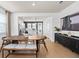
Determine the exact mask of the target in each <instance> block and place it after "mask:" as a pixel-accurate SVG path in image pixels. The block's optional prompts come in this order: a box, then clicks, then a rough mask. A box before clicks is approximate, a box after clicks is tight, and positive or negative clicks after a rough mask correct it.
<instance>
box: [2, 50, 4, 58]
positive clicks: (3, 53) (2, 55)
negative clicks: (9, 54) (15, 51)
mask: <svg viewBox="0 0 79 59" xmlns="http://www.w3.org/2000/svg"><path fill="white" fill-rule="evenodd" d="M2 58H4V50H2Z"/></svg>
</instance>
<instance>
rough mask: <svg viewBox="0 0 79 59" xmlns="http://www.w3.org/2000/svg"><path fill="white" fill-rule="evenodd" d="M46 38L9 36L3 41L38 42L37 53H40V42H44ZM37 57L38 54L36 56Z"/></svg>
mask: <svg viewBox="0 0 79 59" xmlns="http://www.w3.org/2000/svg"><path fill="white" fill-rule="evenodd" d="M45 37H46V36H43V35H31V36H24V35H19V36H8V37H5V38H3V41H8V40H14V41H28V40H30V41H36V47H37V50H36V52H37V53H38V51H39V49H40V43H39V42H40V40H44V39H45ZM36 57H37V54H36Z"/></svg>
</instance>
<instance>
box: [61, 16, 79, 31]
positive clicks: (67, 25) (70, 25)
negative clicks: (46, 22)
mask: <svg viewBox="0 0 79 59" xmlns="http://www.w3.org/2000/svg"><path fill="white" fill-rule="evenodd" d="M62 30H71V31H79V15H75V16H73V17H65V18H64V19H63V26H62Z"/></svg>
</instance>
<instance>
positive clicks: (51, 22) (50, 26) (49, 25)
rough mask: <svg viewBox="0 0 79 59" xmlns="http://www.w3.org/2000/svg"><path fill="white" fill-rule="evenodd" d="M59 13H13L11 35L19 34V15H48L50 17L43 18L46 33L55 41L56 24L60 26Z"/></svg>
mask: <svg viewBox="0 0 79 59" xmlns="http://www.w3.org/2000/svg"><path fill="white" fill-rule="evenodd" d="M58 15H59V14H58V13H12V15H11V16H12V17H11V18H12V19H11V35H18V17H19V16H47V17H48V18H47V19H45V20H42V21H43V22H44V25H43V26H44V28H43V31H44V35H47V36H48V37H49V38H50V39H51V41H54V26H58V27H59V26H60V25H59V20H58V19H57V18H58Z"/></svg>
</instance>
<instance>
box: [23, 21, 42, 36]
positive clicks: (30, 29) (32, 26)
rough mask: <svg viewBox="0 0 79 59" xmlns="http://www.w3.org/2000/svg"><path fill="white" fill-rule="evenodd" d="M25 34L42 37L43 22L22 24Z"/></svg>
mask: <svg viewBox="0 0 79 59" xmlns="http://www.w3.org/2000/svg"><path fill="white" fill-rule="evenodd" d="M24 23H25V33H26V34H28V35H42V34H43V22H24Z"/></svg>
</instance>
